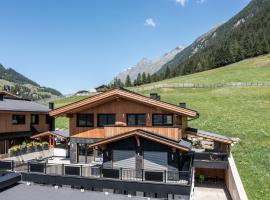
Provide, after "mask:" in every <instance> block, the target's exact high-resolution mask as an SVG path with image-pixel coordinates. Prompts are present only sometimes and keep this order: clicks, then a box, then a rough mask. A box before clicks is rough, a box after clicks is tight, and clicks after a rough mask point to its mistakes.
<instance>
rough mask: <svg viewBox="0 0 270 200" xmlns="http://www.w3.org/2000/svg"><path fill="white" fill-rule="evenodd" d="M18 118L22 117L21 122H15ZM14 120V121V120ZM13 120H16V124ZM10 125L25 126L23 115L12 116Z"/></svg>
mask: <svg viewBox="0 0 270 200" xmlns="http://www.w3.org/2000/svg"><path fill="white" fill-rule="evenodd" d="M18 116H20V117H23V118H22V119H23V120H22V121H20V120H19V121H18V120H17V117H18ZM14 118H16V119H14ZM14 120H16V122H14ZM12 125H25V115H23V114H13V115H12Z"/></svg>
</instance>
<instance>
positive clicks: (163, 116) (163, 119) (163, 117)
mask: <svg viewBox="0 0 270 200" xmlns="http://www.w3.org/2000/svg"><path fill="white" fill-rule="evenodd" d="M155 115H161V116H162V124H155V123H154V116H155ZM165 116H171V117H172V123H171V124H165ZM173 116H174V115H173V114H163V113H153V114H152V126H173V124H174V117H173Z"/></svg>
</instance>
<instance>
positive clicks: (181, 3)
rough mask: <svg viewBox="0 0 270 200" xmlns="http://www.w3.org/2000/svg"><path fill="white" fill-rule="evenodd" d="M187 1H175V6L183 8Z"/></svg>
mask: <svg viewBox="0 0 270 200" xmlns="http://www.w3.org/2000/svg"><path fill="white" fill-rule="evenodd" d="M187 1H188V0H175V2H176V3H177V4H180V5H181V6H185V4H186V3H187Z"/></svg>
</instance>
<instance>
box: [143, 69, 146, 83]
mask: <svg viewBox="0 0 270 200" xmlns="http://www.w3.org/2000/svg"><path fill="white" fill-rule="evenodd" d="M145 83H146V74H145V72H143V73H142V84H145Z"/></svg>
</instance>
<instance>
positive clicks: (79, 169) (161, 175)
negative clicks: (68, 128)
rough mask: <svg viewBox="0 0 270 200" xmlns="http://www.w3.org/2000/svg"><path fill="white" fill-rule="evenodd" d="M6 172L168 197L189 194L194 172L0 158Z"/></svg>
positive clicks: (30, 178) (47, 181)
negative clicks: (4, 159) (15, 160)
mask: <svg viewBox="0 0 270 200" xmlns="http://www.w3.org/2000/svg"><path fill="white" fill-rule="evenodd" d="M0 169H1V170H2V171H15V172H18V173H20V174H21V175H22V180H23V181H27V182H34V183H37V184H49V185H60V186H61V185H70V186H73V187H76V188H85V189H89V190H95V191H102V190H103V189H111V190H113V191H122V192H124V191H129V192H136V191H140V192H146V193H156V194H158V195H162V197H164V198H165V197H167V196H168V194H177V195H185V196H187V197H188V196H189V194H190V191H191V185H192V180H193V177H192V176H193V172H192V170H193V169H191V170H190V171H151V170H134V169H124V168H119V169H112V168H102V166H99V165H96V166H90V165H75V164H74V165H70V164H68V165H66V164H48V163H46V162H44V161H41V162H38V161H31V162H27V163H23V162H13V161H0Z"/></svg>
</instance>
